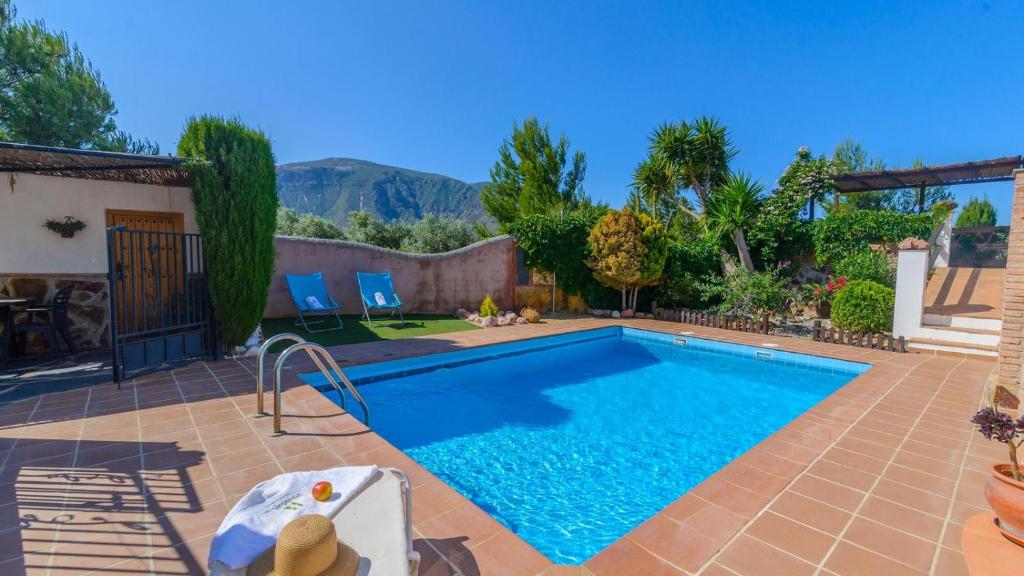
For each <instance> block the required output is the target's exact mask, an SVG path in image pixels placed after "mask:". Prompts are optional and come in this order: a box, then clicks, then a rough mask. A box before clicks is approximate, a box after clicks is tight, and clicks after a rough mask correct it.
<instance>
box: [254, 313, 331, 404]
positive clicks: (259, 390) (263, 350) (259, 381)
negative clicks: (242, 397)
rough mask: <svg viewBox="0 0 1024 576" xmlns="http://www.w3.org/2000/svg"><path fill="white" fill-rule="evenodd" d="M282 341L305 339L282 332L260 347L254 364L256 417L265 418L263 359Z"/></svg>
mask: <svg viewBox="0 0 1024 576" xmlns="http://www.w3.org/2000/svg"><path fill="white" fill-rule="evenodd" d="M282 340H291V341H293V342H298V343H302V342H305V341H306V339H305V338H303V337H302V336H299V335H298V334H292V333H290V332H282V333H281V334H276V335H274V336H271V337H270V338H268V339H267V341H266V342H264V343H263V345H262V346H260V352H259V354H257V355H256V364H257V367H256V368H257V370H258V371H257V372H256V415H257V416H265V415H266V412H264V411H263V390H264V388H263V357H264V356H266V355H267V351H268V350H270V347H271V346H272V345H274V344H276V343H278V342H280V341H282ZM310 357H312V353H310ZM341 401H342V402H344V401H345V399H344V398H342V400H341ZM342 408H344V406H342Z"/></svg>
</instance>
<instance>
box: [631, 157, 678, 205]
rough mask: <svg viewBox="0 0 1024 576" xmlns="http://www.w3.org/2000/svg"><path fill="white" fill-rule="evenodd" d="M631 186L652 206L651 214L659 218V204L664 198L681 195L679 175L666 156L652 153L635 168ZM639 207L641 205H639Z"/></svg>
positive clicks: (673, 199)
mask: <svg viewBox="0 0 1024 576" xmlns="http://www.w3.org/2000/svg"><path fill="white" fill-rule="evenodd" d="M630 187H632V188H633V190H634V191H635V192H636V196H637V199H642V200H643V201H644V203H646V204H647V206H648V207H650V210H651V216H653V217H654V219H655V220H657V219H658V204H661V202H662V201H663V200H664V199H671V200H672V201H676V199H677V197H678V196H679V176H678V174H676V172H675V170H674V169H673V168H672V165H671V164H670V163H669V162H668V161H666V160H665V158H664V157H662V156H660V155H657V154H652V155H651V156H649V157H647V158H646V159H645V160H644V161H642V162H640V163H639V164H637V166H636V169H634V170H633V182H632V183H630ZM637 208H638V209H639V206H638V207H637Z"/></svg>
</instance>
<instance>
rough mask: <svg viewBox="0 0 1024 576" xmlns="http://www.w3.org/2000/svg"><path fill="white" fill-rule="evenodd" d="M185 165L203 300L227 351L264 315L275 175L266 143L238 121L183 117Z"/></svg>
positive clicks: (271, 267)
mask: <svg viewBox="0 0 1024 576" xmlns="http://www.w3.org/2000/svg"><path fill="white" fill-rule="evenodd" d="M178 155H179V156H182V157H185V158H188V159H189V162H188V168H189V170H190V172H191V173H192V179H193V182H192V199H193V202H194V203H195V206H196V220H197V222H198V223H199V231H200V233H201V234H202V237H203V256H204V259H205V261H206V270H207V285H208V286H209V291H210V300H211V302H212V303H213V308H214V312H215V314H216V317H217V322H218V326H219V328H220V336H221V342H222V344H223V345H224V346H225V347H226V348H229V349H230V348H231V347H233V346H236V345H238V344H241V343H243V342H245V341H246V339H248V338H249V335H250V334H252V332H253V330H255V329H256V326H258V325H259V323H260V319H261V318H262V316H263V309H264V307H265V306H266V304H267V289H268V287H269V286H270V277H271V274H272V273H273V271H274V230H275V228H276V220H277V205H278V203H277V176H276V175H275V171H274V153H273V151H272V150H271V148H270V140H268V139H267V137H266V135H264V134H263V133H262V132H259V131H257V130H253V129H251V128H248V127H246V126H245V125H244V124H242V123H241V122H240V121H239V120H234V119H233V120H225V119H223V118H217V117H213V116H201V117H198V118H190V119H189V121H188V124H187V125H186V127H185V131H184V133H183V134H182V135H181V139H180V141H179V142H178Z"/></svg>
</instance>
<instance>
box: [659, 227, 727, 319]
mask: <svg viewBox="0 0 1024 576" xmlns="http://www.w3.org/2000/svg"><path fill="white" fill-rule="evenodd" d="M721 269H722V257H721V253H720V252H719V251H718V246H717V245H716V244H715V243H714V242H710V241H706V240H704V239H698V240H697V241H695V242H686V243H683V242H670V243H669V246H668V258H666V260H665V275H664V277H663V278H662V279H661V281H660V282H659V283H658V284H656V285H655V286H654V296H653V297H654V300H656V301H657V302H658V306H660V307H662V308H697V309H703V308H707V307H708V306H710V305H712V304H716V303H717V300H715V299H713V298H710V297H709V295H708V294H706V293H705V292H704V291H703V290H702V289H701V282H702V281H703V280H704V279H706V278H708V277H712V276H715V275H718V274H720V272H721Z"/></svg>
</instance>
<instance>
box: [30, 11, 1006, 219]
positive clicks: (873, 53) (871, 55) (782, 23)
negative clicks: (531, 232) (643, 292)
mask: <svg viewBox="0 0 1024 576" xmlns="http://www.w3.org/2000/svg"><path fill="white" fill-rule="evenodd" d="M16 3H17V5H18V8H19V10H20V13H21V16H23V17H31V18H44V19H45V20H46V22H47V24H48V25H49V26H50V27H51V28H55V29H62V30H65V31H67V32H68V34H69V35H70V36H71V38H72V39H74V40H75V41H77V42H78V43H79V45H80V46H81V48H82V50H83V52H84V53H85V54H86V55H87V56H88V57H89V58H90V59H92V61H93V63H94V64H95V65H96V66H97V67H98V68H99V70H100V71H101V72H102V75H103V78H104V80H105V81H106V83H107V84H108V86H109V88H110V90H111V92H112V93H113V95H114V97H115V100H116V102H117V104H118V107H119V109H120V114H119V116H118V119H119V123H120V124H121V126H122V127H123V128H124V129H126V130H128V131H130V132H131V133H133V134H135V135H138V136H148V137H150V138H151V139H155V140H156V141H157V142H159V144H160V146H161V148H162V149H163V150H164V151H165V152H169V151H173V150H174V148H175V146H176V144H177V138H178V135H179V133H180V131H181V128H182V126H183V124H184V122H185V119H186V118H187V117H188V116H189V115H192V114H199V113H214V114H223V115H238V116H240V117H241V118H242V119H243V120H245V121H246V122H249V123H251V124H254V125H258V126H259V127H261V128H262V129H263V130H265V131H266V132H267V133H268V134H269V135H270V137H271V138H272V140H273V143H274V149H275V152H276V154H277V159H278V161H279V162H293V161H300V160H312V159H317V158H323V157H328V156H346V157H353V158H361V159H366V160H372V161H376V162H381V163H385V164H394V165H398V166H403V167H408V168H413V169H418V170H424V171H428V172H438V173H442V174H447V175H449V176H453V177H456V178H460V179H463V180H467V181H480V180H486V179H487V177H488V170H489V169H490V167H491V165H492V163H493V162H494V159H495V157H496V150H497V147H498V145H499V144H500V142H501V140H502V138H504V137H505V136H506V135H507V134H508V133H509V132H510V130H511V126H512V122H513V120H516V119H522V118H524V117H526V116H529V115H536V116H538V117H539V118H540V119H542V120H544V121H547V122H548V123H549V124H550V125H551V128H552V129H553V131H555V132H565V133H566V134H567V135H568V136H569V137H570V138H571V140H572V143H573V145H574V146H575V147H578V148H581V149H583V150H584V151H586V153H587V158H588V161H589V171H588V175H587V179H586V182H585V185H586V188H587V190H588V191H589V192H590V193H591V195H592V196H594V197H595V198H598V199H601V200H606V201H608V202H610V203H612V204H613V205H616V206H617V205H621V203H622V202H623V200H624V198H625V196H626V186H627V184H628V182H629V179H630V173H631V171H632V169H633V167H634V166H635V164H636V162H637V161H638V160H640V159H641V158H642V157H643V156H644V153H645V147H646V142H647V136H648V134H649V133H650V132H651V130H652V129H653V128H654V127H655V126H656V125H657V124H658V123H660V122H663V121H668V120H677V119H681V118H692V117H694V116H696V115H699V114H711V115H715V116H717V117H719V118H720V119H721V120H722V121H723V122H724V123H726V124H727V125H728V126H729V127H730V128H731V130H732V135H733V138H734V140H735V143H736V145H737V147H738V148H739V150H740V154H739V156H738V157H737V158H736V160H735V163H734V168H736V169H739V170H743V171H746V172H749V173H752V174H753V175H754V176H755V177H756V178H758V179H760V180H761V181H763V182H765V183H769V184H770V183H774V181H775V180H776V179H777V178H778V176H779V174H780V173H781V171H782V170H783V168H784V167H785V166H786V164H787V163H788V162H789V161H790V160H791V159H792V156H793V153H794V151H795V150H796V149H797V147H799V146H801V145H807V146H810V147H811V149H812V150H813V151H815V152H831V150H832V149H833V148H834V146H835V145H836V144H837V143H838V142H839V141H841V140H842V139H844V138H847V137H852V138H854V139H856V140H858V141H860V142H861V143H863V144H864V145H865V146H866V147H867V148H868V150H869V151H870V152H871V153H872V154H874V155H877V156H880V157H882V158H884V159H885V160H886V162H887V163H888V164H889V165H890V166H897V165H910V164H911V163H912V162H913V160H914V159H915V158H920V159H921V160H923V161H924V162H926V163H928V164H942V163H950V162H960V161H969V160H980V159H987V158H993V157H999V156H1005V155H1011V154H1020V153H1024V63H1022V55H1024V40H1022V36H1021V34H1022V28H1021V24H1022V23H1024V3H1022V2H1017V1H1011V0H988V1H977V0H964V1H957V2H944V3H943V2H893V1H891V0H889V1H884V2H883V1H873V0H871V1H867V0H865V1H859V2H848V3H845V5H840V3H839V2H820V3H813V2H798V1H792V2H790V1H765V2H706V3H692V2H691V3H683V2H663V3H644V4H641V3H632V2H608V3H603V2H578V3H568V2H565V3H561V2H558V3H556V2H504V3H489V2H464V3H442V2H408V3H406V2H402V3H397V2H395V3H391V2H387V3H385V2H362V3H358V4H357V3H351V2H328V1H320V2H314V1H306V2H264V1H257V0H249V1H247V2H242V1H197V0H189V1H182V0H175V1H173V2H167V1H164V2H158V1H149V2H142V1H137V0H120V1H114V0H91V1H79V2H70V1H68V0H32V1H28V0H20V1H17V0H16ZM1010 190H1011V185H1009V184H999V185H995V186H992V185H986V186H965V187H960V188H959V189H958V198H959V199H966V197H968V196H969V195H970V194H971V193H985V192H987V193H988V195H989V197H990V199H991V200H993V201H994V202H995V203H996V205H997V207H998V208H999V216H1000V220H1001V221H1002V222H1006V221H1007V219H1008V216H1009V196H1010Z"/></svg>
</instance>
